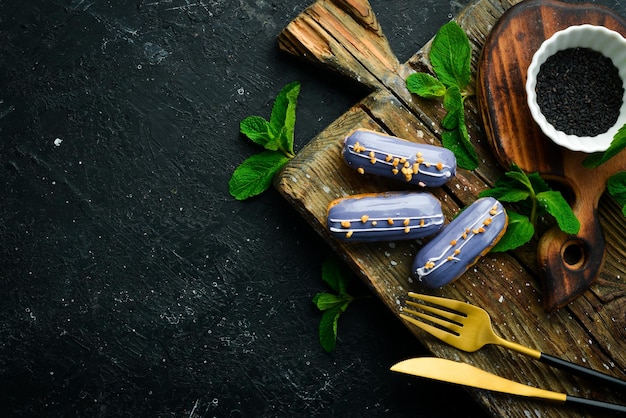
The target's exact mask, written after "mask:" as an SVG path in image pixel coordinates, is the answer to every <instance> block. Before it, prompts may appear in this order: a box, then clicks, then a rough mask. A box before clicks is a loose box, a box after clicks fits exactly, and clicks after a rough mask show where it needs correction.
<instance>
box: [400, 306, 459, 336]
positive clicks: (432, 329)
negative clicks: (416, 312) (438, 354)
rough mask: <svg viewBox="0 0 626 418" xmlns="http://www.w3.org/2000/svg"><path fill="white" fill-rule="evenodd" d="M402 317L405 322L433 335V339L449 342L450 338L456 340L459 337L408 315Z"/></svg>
mask: <svg viewBox="0 0 626 418" xmlns="http://www.w3.org/2000/svg"><path fill="white" fill-rule="evenodd" d="M400 316H401V317H402V318H404V319H405V320H407V321H409V322H410V323H411V324H413V325H415V326H416V327H418V328H421V329H422V330H424V331H426V332H428V333H429V334H431V335H432V336H433V337H435V338H439V339H440V340H441V341H444V342H446V341H448V340H449V339H450V338H456V337H457V336H456V335H454V334H451V333H449V332H447V331H444V330H442V329H440V328H437V327H434V326H432V325H430V324H427V323H426V322H422V321H418V320H417V319H415V318H413V317H410V316H408V315H405V314H402V313H401V314H400Z"/></svg>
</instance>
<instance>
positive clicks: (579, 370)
mask: <svg viewBox="0 0 626 418" xmlns="http://www.w3.org/2000/svg"><path fill="white" fill-rule="evenodd" d="M539 361H541V362H542V363H545V364H547V365H549V366H552V367H556V368H559V369H561V370H565V371H568V372H570V373H572V374H575V375H577V376H580V377H588V378H592V379H595V380H596V381H598V382H604V383H609V384H612V385H616V386H619V387H621V388H622V389H626V381H623V380H620V379H618V378H616V377H613V376H609V375H608V374H604V373H600V372H598V371H596V370H592V369H589V368H587V367H583V366H579V365H578V364H575V363H571V362H569V361H565V360H561V359H560V358H556V357H553V356H550V355H548V354H544V353H541V357H539Z"/></svg>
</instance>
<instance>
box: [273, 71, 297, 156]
mask: <svg viewBox="0 0 626 418" xmlns="http://www.w3.org/2000/svg"><path fill="white" fill-rule="evenodd" d="M299 94H300V83H299V82H297V81H294V82H292V83H289V84H287V85H286V86H285V87H283V88H282V90H281V91H280V93H278V96H276V100H275V101H274V106H273V107H272V114H271V115H270V130H271V132H272V134H273V135H274V140H275V141H276V147H277V148H276V149H279V150H281V151H282V152H284V153H285V154H286V155H293V153H294V152H293V142H294V141H293V136H294V129H295V124H296V105H297V101H298V95H299Z"/></svg>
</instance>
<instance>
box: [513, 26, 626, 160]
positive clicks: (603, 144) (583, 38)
mask: <svg viewBox="0 0 626 418" xmlns="http://www.w3.org/2000/svg"><path fill="white" fill-rule="evenodd" d="M579 47H580V48H589V49H593V50H594V51H597V52H600V53H602V54H603V55H604V56H606V57H608V58H610V59H611V60H612V61H613V65H615V66H616V67H617V69H618V70H619V75H620V77H621V78H622V85H623V86H624V87H626V39H624V37H622V35H620V34H619V33H617V32H615V31H612V30H609V29H607V28H605V27H604V26H594V25H580V26H570V27H568V28H567V29H564V30H562V31H559V32H556V33H555V34H554V35H552V36H551V37H550V38H549V39H547V40H545V41H544V42H543V43H542V44H541V46H540V47H539V49H538V50H537V52H535V54H534V55H533V59H532V61H531V63H530V66H529V67H528V78H527V79H526V97H527V100H528V106H529V107H530V113H531V114H532V116H533V119H534V120H535V122H537V124H538V125H539V127H540V128H541V130H542V131H543V133H544V134H545V135H546V136H547V137H548V138H550V139H551V140H552V141H554V142H555V143H557V144H558V145H561V146H563V147H566V148H568V149H570V150H573V151H583V152H589V153H591V152H601V151H605V150H606V149H607V148H608V147H609V145H610V144H611V141H612V140H613V137H614V136H615V133H616V132H617V131H618V129H619V128H621V127H622V126H624V124H626V90H625V92H624V96H623V97H622V107H621V108H620V112H619V117H618V118H617V122H615V125H613V126H612V127H611V128H610V129H609V130H608V131H606V132H605V133H603V134H600V135H597V136H594V137H589V136H576V135H568V134H566V133H565V132H563V131H559V130H557V129H556V128H555V127H554V126H552V124H550V123H549V122H548V121H547V120H546V118H545V116H544V115H543V114H542V113H541V109H540V108H539V105H538V104H537V93H536V92H535V87H536V85H537V74H538V73H539V68H540V67H541V64H543V63H544V62H546V60H547V59H548V58H549V57H550V56H552V55H554V54H555V53H556V52H558V51H561V50H564V49H569V48H579Z"/></svg>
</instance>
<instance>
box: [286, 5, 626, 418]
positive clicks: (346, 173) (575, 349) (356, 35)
mask: <svg viewBox="0 0 626 418" xmlns="http://www.w3.org/2000/svg"><path fill="white" fill-rule="evenodd" d="M516 3H518V1H515V0H477V1H476V2H474V3H472V4H471V5H470V6H469V7H468V8H467V9H465V10H464V11H463V12H462V13H461V14H460V15H459V16H457V17H456V20H457V21H458V22H459V23H460V24H461V26H462V27H463V28H464V29H465V30H466V31H467V33H468V36H469V38H470V40H471V42H472V44H473V50H474V62H473V65H474V69H475V68H476V63H477V60H478V56H479V54H480V51H481V48H482V45H483V43H484V41H485V39H486V37H487V35H488V34H489V31H490V28H492V27H493V26H494V24H495V23H496V21H497V20H498V18H499V17H500V16H502V14H503V13H504V12H505V11H506V10H508V9H509V8H510V7H512V6H513V5H515V4H516ZM338 21H339V22H338ZM338 32H339V33H338ZM279 44H280V45H281V47H282V48H283V49H285V50H286V51H289V52H291V53H294V54H296V55H298V56H302V57H304V56H305V55H306V59H310V60H312V61H314V62H316V63H318V64H320V65H324V66H327V67H330V68H332V69H334V70H336V71H339V72H341V73H342V74H344V75H347V76H350V77H353V78H354V79H355V80H360V81H361V82H364V83H365V84H367V85H369V86H370V87H372V88H373V89H374V90H375V91H374V92H373V93H372V94H370V95H369V96H368V97H366V98H365V99H363V100H362V101H361V102H359V103H357V104H356V105H355V106H354V107H353V108H351V109H350V110H349V111H348V112H346V113H345V114H344V115H342V116H341V117H340V118H338V119H337V120H336V121H334V122H333V123H332V124H330V125H329V126H328V127H327V128H326V129H325V130H324V131H323V132H321V133H320V134H319V135H318V136H317V137H316V138H314V139H313V140H312V141H310V142H309V144H308V145H307V146H306V147H304V148H303V149H302V150H301V151H300V152H299V154H298V156H297V157H296V158H294V159H293V160H292V161H291V162H290V163H289V164H288V165H287V166H286V167H285V169H284V170H283V171H282V172H281V174H280V175H279V176H277V177H276V181H275V186H276V187H277V189H278V190H279V191H280V192H281V193H282V194H283V196H284V197H285V198H286V199H287V200H288V201H289V202H290V203H291V204H292V205H293V206H294V207H295V208H296V209H297V210H298V211H299V212H300V213H301V214H302V216H303V217H304V218H305V219H306V220H307V221H308V222H309V223H310V224H311V226H312V227H313V228H314V229H315V231H317V233H319V234H320V235H321V236H323V237H324V238H325V239H326V240H327V242H328V243H329V244H330V245H331V246H332V247H333V248H334V249H335V250H336V252H337V253H338V254H339V255H341V256H342V257H343V258H344V259H345V260H346V262H347V263H348V264H349V265H350V266H351V267H352V268H353V269H354V271H355V272H357V274H359V276H360V277H361V278H362V279H363V280H364V282H365V283H367V284H368V285H369V286H370V287H371V289H372V290H373V291H374V292H375V293H376V294H377V295H379V296H380V298H381V299H382V300H383V301H384V303H385V304H386V305H387V306H388V307H389V309H391V310H392V311H393V312H394V313H395V314H397V313H398V312H399V309H400V307H401V306H402V304H403V303H404V300H405V297H406V293H407V292H408V291H418V292H427V293H431V294H436V295H441V296H445V297H450V298H455V299H461V300H464V301H468V302H470V303H473V304H476V305H478V306H481V307H484V308H485V309H487V310H488V311H489V312H490V314H491V315H492V318H493V321H494V329H495V330H496V332H497V333H498V334H500V335H501V336H502V337H504V338H507V339H511V340H513V341H516V342H518V343H521V344H524V345H527V346H531V347H534V348H537V349H539V350H542V351H544V352H546V353H549V354H552V355H555V356H558V357H562V358H565V359H568V360H570V361H574V362H576V363H579V364H583V365H586V366H589V367H591V368H594V369H597V370H601V371H605V372H607V373H609V374H613V375H615V376H617V377H622V378H624V377H626V374H625V373H624V371H625V370H626V335H625V334H626V303H625V297H626V281H625V278H626V271H625V270H626V266H624V265H623V264H622V263H621V262H620V260H623V259H625V258H624V256H625V255H626V254H625V253H626V250H624V249H623V248H622V246H621V245H620V244H621V243H623V242H624V237H623V233H622V232H621V231H624V227H625V226H626V223H625V221H624V218H623V216H622V215H621V213H620V208H619V207H618V206H617V205H616V204H615V203H614V202H612V201H611V200H610V199H608V198H603V199H602V201H601V205H600V222H601V224H602V226H603V227H604V228H605V231H607V232H606V239H607V257H606V263H605V268H604V270H603V271H602V272H601V274H600V277H599V279H598V280H597V281H596V283H595V284H594V285H593V286H592V287H591V288H590V290H588V291H587V292H585V293H584V294H583V296H582V297H580V298H578V299H576V301H574V302H573V303H571V304H570V305H569V306H568V307H567V308H564V309H561V310H559V311H557V312H554V313H548V312H546V311H545V310H544V309H543V307H542V298H543V296H542V290H541V283H540V281H539V279H538V269H537V266H536V253H535V251H536V242H534V243H531V244H529V245H527V246H526V247H524V248H522V249H519V250H516V251H515V252H512V253H507V254H488V255H487V256H485V257H484V258H483V259H481V260H480V261H479V262H478V263H477V264H476V265H475V266H474V267H473V268H471V269H469V270H468V271H467V273H465V274H464V275H463V276H462V277H461V278H460V279H459V280H457V281H456V282H454V283H453V284H451V285H448V286H446V287H444V288H442V289H440V290H437V291H427V290H426V289H424V288H421V287H420V286H419V285H418V284H416V283H415V282H414V281H413V280H412V279H411V277H410V265H411V263H412V259H413V257H414V255H415V253H416V251H417V250H418V248H419V245H420V243H418V242H396V243H375V244H362V243H352V244H349V243H342V242H338V241H336V240H333V239H332V238H331V237H330V236H329V234H328V233H327V231H326V229H325V218H326V208H327V205H328V204H329V203H330V202H331V201H332V200H333V199H335V198H338V197H343V196H348V195H352V194H356V193H365V192H376V191H387V190H400V189H405V188H406V187H405V185H404V184H399V183H397V182H393V181H391V180H386V179H381V178H375V177H368V176H363V175H359V174H357V173H356V172H354V171H352V170H351V169H350V168H348V167H347V166H346V165H345V164H344V163H343V161H342V160H341V156H340V149H341V143H342V141H343V138H344V137H345V136H346V135H347V134H348V133H349V132H350V131H352V130H353V129H356V128H368V129H374V130H379V131H382V132H386V133H389V134H391V135H395V136H399V137H402V138H406V139H409V140H412V141H415V142H422V143H429V144H430V143H432V144H440V133H441V127H440V126H439V121H440V120H441V116H442V109H441V106H440V104H438V103H436V102H432V101H426V100H423V99H420V98H417V97H415V96H412V95H411V94H409V93H408V91H406V88H405V85H404V80H405V78H406V76H407V75H408V74H410V73H411V72H412V71H416V70H420V71H421V70H424V69H428V60H427V59H426V58H425V57H427V55H428V51H429V47H430V43H429V44H427V45H425V46H424V47H423V48H422V49H421V50H420V51H418V52H417V53H416V54H415V55H414V56H413V57H411V59H409V60H408V62H407V63H404V64H400V63H398V62H397V60H395V58H393V56H392V55H393V54H392V53H391V52H390V51H391V50H390V48H388V46H387V45H386V40H385V39H384V35H383V33H382V30H381V29H380V27H379V26H378V24H377V23H376V19H375V17H374V15H373V12H372V10H371V8H370V7H369V4H368V2H367V1H366V0H335V1H331V0H319V1H317V2H316V3H314V4H313V5H312V6H311V7H310V8H309V9H307V11H305V12H304V13H302V14H301V15H300V16H298V17H297V18H296V19H295V20H294V22H292V23H291V24H290V25H289V26H288V27H287V28H286V29H285V30H284V31H283V32H282V33H281V35H280V36H279ZM373 57H379V58H376V59H379V61H380V62H377V61H372V60H374V58H373ZM468 121H469V123H470V124H471V128H470V132H471V137H472V140H473V142H474V143H475V144H476V147H477V150H478V152H479V155H480V160H481V163H480V168H479V169H478V170H476V171H475V172H468V171H466V170H459V172H458V174H457V176H456V177H455V178H454V179H452V180H451V181H450V182H449V183H447V184H446V186H444V187H441V188H436V189H432V190H430V191H431V192H432V193H433V194H434V195H435V196H437V197H438V198H439V199H440V200H441V202H442V207H443V211H444V215H445V216H446V218H447V219H452V217H453V216H454V215H455V214H456V213H458V211H459V210H460V208H461V207H463V206H465V205H468V204H470V203H471V202H473V201H474V200H475V199H476V196H477V195H478V193H479V192H480V191H481V190H483V189H484V188H485V187H488V186H489V185H490V184H492V183H493V181H494V180H495V179H496V178H497V177H498V176H499V175H500V174H501V173H502V169H501V167H500V165H499V164H498V162H497V160H496V158H495V156H494V154H493V152H492V150H491V148H490V146H489V143H488V141H487V140H486V138H485V136H484V131H483V128H482V122H481V120H480V116H479V114H478V108H477V105H476V102H475V101H474V102H472V101H471V100H470V101H469V111H468ZM409 329H410V330H411V331H412V332H413V333H414V334H415V335H416V337H417V338H419V340H420V341H421V342H422V343H424V344H425V345H426V346H427V347H428V348H429V349H430V350H431V351H432V352H433V354H434V355H437V356H440V357H446V358H452V359H455V360H461V361H465V362H468V363H471V364H474V365H476V366H478V367H481V368H483V369H485V370H489V371H492V372H494V373H496V374H498V375H500V376H503V377H507V378H510V379H513V380H517V381H520V382H524V383H529V384H532V385H536V386H542V387H545V388H550V389H553V390H560V391H565V392H568V393H570V394H574V395H578V396H588V397H592V396H595V397H597V398H600V399H604V400H608V401H613V402H618V401H620V400H621V399H620V397H619V396H618V395H617V393H615V392H612V391H611V390H608V389H607V390H596V389H594V385H593V384H589V383H588V382H584V381H582V380H579V379H577V378H575V377H572V376H570V375H567V374H564V373H562V372H560V371H557V370H554V369H551V368H549V367H547V366H544V365H541V364H538V363H536V362H534V361H532V360H529V359H526V358H523V357H522V356H520V355H518V354H515V353H510V352H505V351H504V349H502V348H499V347H486V348H483V349H481V350H479V351H478V352H476V353H464V352H461V351H459V350H457V349H454V348H451V347H449V346H447V345H445V344H442V343H440V342H439V341H437V340H435V339H434V338H432V337H430V336H429V335H426V334H424V333H423V332H421V331H420V330H418V329H416V328H415V327H412V326H409ZM407 344H410V342H407ZM399 360H401V359H399ZM472 393H473V394H474V395H475V396H476V398H477V399H478V400H479V401H480V402H481V403H482V404H483V405H484V406H485V408H486V409H487V410H488V411H489V412H490V413H492V414H493V415H494V416H509V417H533V416H542V417H548V416H549V417H576V416H581V417H582V416H588V415H587V413H586V411H575V410H572V409H570V408H564V407H562V406H555V405H552V404H549V403H546V402H540V401H533V400H525V399H519V398H512V397H508V396H505V395H499V394H492V393H487V392H484V391H472Z"/></svg>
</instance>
